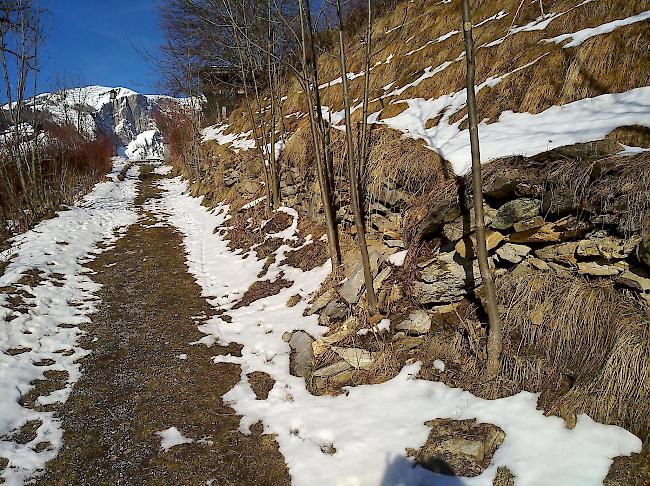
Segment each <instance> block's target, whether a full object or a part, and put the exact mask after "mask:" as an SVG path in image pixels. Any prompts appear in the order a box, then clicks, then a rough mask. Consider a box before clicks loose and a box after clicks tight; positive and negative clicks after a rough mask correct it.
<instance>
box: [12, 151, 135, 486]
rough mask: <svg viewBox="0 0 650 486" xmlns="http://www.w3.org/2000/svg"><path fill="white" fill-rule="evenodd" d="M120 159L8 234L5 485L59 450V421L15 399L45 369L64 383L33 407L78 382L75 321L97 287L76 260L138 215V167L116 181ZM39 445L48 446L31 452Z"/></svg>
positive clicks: (92, 253)
mask: <svg viewBox="0 0 650 486" xmlns="http://www.w3.org/2000/svg"><path fill="white" fill-rule="evenodd" d="M125 163H126V161H125V160H124V159H118V158H116V159H114V169H113V171H112V173H111V174H110V175H109V178H110V180H109V181H106V182H100V183H99V184H97V185H96V186H95V188H94V189H93V190H92V192H91V193H90V194H88V195H87V196H86V197H84V198H83V200H82V201H81V202H80V203H78V204H77V205H75V206H74V207H71V208H69V209H67V210H65V211H60V212H59V213H58V215H57V216H56V217H55V218H53V219H50V220H46V221H43V222H42V223H40V224H38V225H37V226H36V227H35V228H34V229H32V230H31V231H28V232H26V233H23V234H21V235H19V236H17V237H15V238H14V239H13V240H12V241H11V247H10V248H9V249H8V250H7V252H5V254H2V255H0V260H1V261H10V263H9V265H8V266H7V268H6V270H5V272H4V274H3V275H2V276H0V288H7V287H10V286H13V287H14V288H15V289H16V291H11V292H9V291H2V292H0V457H4V458H7V459H8V460H9V465H8V467H7V468H6V469H5V471H4V472H3V473H2V475H1V476H0V477H1V478H2V479H4V481H5V484H7V485H8V486H14V485H21V484H24V483H25V481H26V480H27V479H28V478H29V477H30V476H32V475H33V474H34V473H35V472H37V471H38V470H39V469H41V468H43V467H44V465H45V463H46V462H47V461H49V460H51V459H52V458H54V457H55V456H56V454H57V453H58V451H59V449H60V448H61V444H62V436H63V431H62V429H61V426H60V420H59V418H58V417H57V416H56V415H55V414H54V413H53V412H38V411H35V410H33V409H30V408H26V407H23V406H22V405H21V403H22V402H21V401H22V399H23V397H24V396H25V395H26V394H27V393H28V392H29V391H30V390H31V389H32V388H33V387H34V385H33V384H32V383H33V382H34V380H42V379H44V373H45V372H47V371H64V372H67V373H68V378H67V382H66V384H65V387H64V388H62V389H59V390H56V391H53V392H52V393H50V394H49V395H46V396H41V397H39V398H38V399H37V404H39V405H50V404H55V403H58V402H64V401H66V400H67V398H68V396H69V394H70V392H71V390H72V386H73V385H74V383H75V382H76V381H77V380H78V379H79V375H80V365H79V363H78V360H79V359H80V358H81V357H83V356H85V355H86V354H87V353H88V352H87V351H85V350H84V349H82V348H81V347H80V346H79V344H78V339H79V337H80V336H82V335H83V331H81V330H80V328H79V327H78V326H79V325H81V324H85V323H88V322H90V318H89V315H90V314H91V313H93V312H94V311H95V309H96V306H97V299H96V297H95V293H96V291H97V290H98V288H99V286H98V284H96V283H94V282H93V281H92V278H91V272H90V271H89V270H88V269H87V268H86V267H84V264H85V263H87V262H89V261H92V260H93V259H94V258H95V257H96V256H97V255H98V254H99V253H101V252H103V251H105V250H106V249H107V248H109V247H111V245H112V244H113V243H114V242H115V241H116V240H117V239H118V238H119V237H120V236H121V235H123V234H124V232H125V231H126V229H127V228H128V226H130V225H131V224H133V223H135V222H136V221H137V218H138V216H137V214H136V212H135V210H134V208H133V201H134V199H135V197H136V194H137V181H138V167H133V168H131V169H129V171H128V173H127V176H126V178H125V180H124V181H119V179H118V177H117V175H118V174H119V173H120V171H121V170H122V169H123V167H124V164H125ZM100 244H101V246H102V248H101V249H100V248H99V245H100ZM34 272H36V273H38V274H39V279H38V282H37V283H36V284H32V283H31V282H29V281H28V282H21V280H22V279H24V278H25V276H26V275H28V274H31V273H34ZM17 294H20V295H23V297H22V300H23V302H24V304H25V305H26V308H22V309H20V310H15V306H14V305H11V304H10V300H11V298H12V297H15V296H16V295H17ZM12 308H13V309H12ZM10 351H13V352H10ZM30 420H40V421H41V422H42V424H41V425H40V426H39V427H38V430H37V434H36V437H35V438H34V439H33V440H31V441H29V442H28V443H26V444H20V443H19V442H17V441H14V440H13V439H12V438H11V435H12V434H13V433H14V432H15V431H17V430H18V429H20V427H21V426H22V425H24V424H26V423H27V422H28V421H30ZM41 442H49V443H50V446H49V447H47V448H45V449H44V450H42V451H40V452H37V450H35V448H36V445H37V444H39V443H41Z"/></svg>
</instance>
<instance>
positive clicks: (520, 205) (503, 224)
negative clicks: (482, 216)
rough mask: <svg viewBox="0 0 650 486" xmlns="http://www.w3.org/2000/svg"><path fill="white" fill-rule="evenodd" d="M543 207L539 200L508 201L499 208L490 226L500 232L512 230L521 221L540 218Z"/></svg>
mask: <svg viewBox="0 0 650 486" xmlns="http://www.w3.org/2000/svg"><path fill="white" fill-rule="evenodd" d="M541 207H542V204H541V202H540V201H538V200H537V199H525V198H522V199H515V200H514V201H508V202H507V203H505V204H504V205H503V206H501V207H500V208H499V210H498V211H497V214H496V216H495V217H494V219H493V220H492V223H491V224H490V226H492V227H493V228H496V229H499V230H505V229H508V228H512V226H513V225H514V224H515V223H517V222H519V221H523V220H527V219H531V218H534V217H535V216H538V215H539V212H540V209H541Z"/></svg>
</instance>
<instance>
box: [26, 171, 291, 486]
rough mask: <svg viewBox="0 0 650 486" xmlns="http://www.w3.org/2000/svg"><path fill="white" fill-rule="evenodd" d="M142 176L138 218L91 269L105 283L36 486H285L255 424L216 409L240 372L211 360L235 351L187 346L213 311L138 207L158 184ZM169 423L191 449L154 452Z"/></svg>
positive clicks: (172, 243) (174, 249) (271, 447)
mask: <svg viewBox="0 0 650 486" xmlns="http://www.w3.org/2000/svg"><path fill="white" fill-rule="evenodd" d="M144 169H145V170H143V171H142V173H143V175H142V176H141V177H142V183H141V188H140V195H139V196H138V198H137V200H136V206H137V207H138V210H139V211H140V213H141V220H140V221H139V223H138V224H135V225H133V226H131V228H130V229H129V231H128V233H127V234H126V236H124V237H123V238H121V239H120V240H119V241H118V242H117V244H116V247H115V248H114V249H112V250H110V251H108V252H106V253H104V254H102V255H100V256H99V257H98V258H97V259H96V260H95V261H94V262H93V263H92V264H90V265H89V266H90V267H91V268H92V269H93V270H94V271H96V272H97V274H96V275H94V276H93V280H94V281H96V282H99V283H101V284H102V285H103V287H102V289H101V290H100V291H99V293H98V294H99V297H100V298H101V300H102V302H101V304H100V305H99V311H98V313H97V314H95V315H94V316H93V319H92V320H93V322H92V324H90V325H88V326H87V328H86V330H87V332H88V338H87V339H86V340H85V341H84V345H85V347H87V348H89V349H92V351H93V352H92V353H91V354H90V355H89V356H87V357H86V358H84V359H83V361H82V367H83V374H82V377H81V379H80V380H79V382H78V383H77V385H76V386H75V389H74V391H73V393H72V395H71V396H70V399H69V400H68V402H67V403H66V404H65V406H64V407H63V408H62V410H61V412H60V413H61V416H62V421H63V428H64V430H65V432H64V443H63V448H62V449H61V451H60V453H59V455H58V457H57V458H56V459H55V460H53V461H51V462H50V463H49V464H48V467H47V469H46V471H45V473H44V474H43V475H42V476H41V477H40V478H39V479H38V481H37V484H39V485H63V484H65V485H69V484H75V485H93V486H94V485H103V484H120V485H137V484H151V485H154V484H155V485H164V484H170V485H171V484H174V485H176V484H179V485H180V484H214V485H228V484H242V485H243V484H256V485H265V484H268V485H281V484H289V482H290V480H289V476H288V472H287V468H286V465H285V464H284V461H283V459H282V456H281V454H280V453H279V451H278V446H277V443H276V442H275V440H274V439H273V437H271V436H265V435H261V425H260V424H258V425H257V426H255V427H253V434H252V435H251V436H245V435H243V434H241V433H240V432H238V430H237V428H238V426H239V417H238V416H237V415H236V414H235V413H234V411H233V410H232V409H231V408H230V407H227V406H225V405H224V404H223V402H222V401H221V396H222V395H223V394H224V393H226V392H227V391H228V390H229V389H230V388H231V387H232V386H233V385H235V384H236V383H237V382H238V381H239V378H240V372H241V371H240V368H239V367H238V366H236V365H232V364H217V365H215V364H213V363H212V360H211V357H212V356H214V355H215V354H217V353H218V352H219V351H221V352H223V353H227V352H230V353H233V354H234V353H237V352H238V350H237V349H230V348H229V349H227V350H226V349H225V348H221V349H218V347H217V346H213V347H212V348H207V347H205V346H203V345H190V344H189V343H190V342H194V341H198V340H199V339H200V338H202V337H203V334H202V333H201V332H199V331H198V329H197V323H198V321H199V320H203V319H205V317H206V316H210V315H211V313H213V310H212V308H211V306H210V305H209V304H208V303H207V302H206V300H205V299H203V298H202V297H201V289H200V288H199V286H198V285H197V284H196V283H195V281H194V279H193V278H192V276H191V275H190V274H189V273H188V272H187V267H186V264H185V256H184V251H183V247H182V238H181V235H180V234H179V233H178V232H177V231H175V230H174V229H172V228H170V227H168V226H166V225H160V224H156V222H157V221H156V219H155V217H154V216H153V215H152V214H150V213H148V212H146V211H145V210H144V209H143V205H144V204H145V201H146V200H147V199H149V198H156V197H159V190H158V189H157V187H156V186H155V180H156V179H157V178H158V177H159V176H157V175H155V174H153V173H151V172H150V171H149V170H146V168H144ZM197 316H201V317H200V318H198V317H197ZM215 348H217V349H215ZM181 354H186V355H187V359H180V358H178V356H179V355H181ZM169 427H176V428H178V430H180V431H181V433H182V434H183V435H184V436H186V437H189V438H191V439H193V440H194V442H192V443H190V444H183V445H179V446H176V447H173V448H171V449H169V450H168V451H167V452H163V450H162V449H160V437H159V436H158V435H156V432H158V431H161V430H164V429H167V428H169Z"/></svg>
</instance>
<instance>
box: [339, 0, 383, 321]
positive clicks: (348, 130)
mask: <svg viewBox="0 0 650 486" xmlns="http://www.w3.org/2000/svg"><path fill="white" fill-rule="evenodd" d="M336 14H337V16H338V20H339V54H340V63H341V79H342V80H343V104H344V108H345V138H346V142H347V156H348V176H349V178H350V200H351V204H352V211H353V213H354V223H355V226H356V229H357V243H358V245H359V250H360V251H361V262H362V264H363V275H364V279H365V283H366V297H367V299H368V306H369V308H370V312H371V314H372V315H376V314H378V312H379V307H378V305H377V296H376V295H375V288H374V286H373V278H372V270H371V268H370V258H369V256H368V245H367V243H366V229H365V225H364V221H363V215H362V213H361V206H360V203H359V183H358V180H357V170H356V167H355V161H354V144H353V142H352V121H351V117H350V96H349V93H348V74H347V62H346V60H345V42H344V38H343V16H342V13H341V0H336Z"/></svg>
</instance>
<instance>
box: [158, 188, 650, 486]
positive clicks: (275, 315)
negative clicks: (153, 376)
mask: <svg viewBox="0 0 650 486" xmlns="http://www.w3.org/2000/svg"><path fill="white" fill-rule="evenodd" d="M160 185H161V187H162V188H163V189H164V193H163V196H162V198H161V199H160V200H158V201H155V202H154V203H153V204H154V206H153V207H152V209H154V210H155V212H156V213H157V214H158V215H159V217H161V218H163V219H164V220H165V221H167V222H168V223H171V224H173V225H174V226H176V227H177V228H179V229H180V230H181V232H182V233H183V235H184V245H185V248H186V251H187V255H188V257H187V258H188V266H189V271H190V272H191V273H192V274H193V275H194V276H195V278H196V279H197V282H198V283H199V284H200V285H201V287H202V288H203V293H204V295H205V296H206V297H208V298H210V299H211V302H212V303H213V305H215V306H220V307H221V308H222V309H225V310H227V311H228V315H229V316H230V317H231V318H232V322H225V321H223V320H221V318H220V317H219V316H215V317H213V318H211V319H210V320H209V321H208V322H207V323H205V324H203V325H202V326H200V327H199V329H200V330H201V331H202V332H204V333H206V334H208V335H207V336H206V338H204V339H203V340H202V341H203V342H205V343H207V344H211V343H214V342H219V343H220V344H222V345H227V344H229V343H232V342H237V343H240V344H242V345H243V349H242V351H241V354H242V356H241V357H236V356H231V355H227V356H216V357H215V358H214V361H215V362H217V363H219V362H229V363H236V364H238V365H240V366H241V368H242V373H241V381H240V382H239V383H238V384H237V385H235V387H234V388H233V389H232V390H230V391H229V392H228V393H226V395H224V400H225V401H226V402H227V403H228V404H230V405H231V406H232V407H233V408H234V409H235V411H236V412H237V413H238V414H241V415H242V420H241V425H240V429H241V430H242V432H245V433H246V432H249V428H250V426H251V425H253V424H254V423H256V422H257V421H260V420H261V421H262V423H263V424H264V430H265V432H266V433H272V434H276V436H277V440H278V443H279V446H280V451H281V452H282V454H283V455H284V457H285V460H286V462H287V465H288V466H289V471H290V473H291V476H292V481H293V484H296V485H307V486H311V485H313V484H322V485H380V484H383V485H391V486H392V485H414V484H418V485H434V484H435V485H436V486H439V485H445V484H450V485H451V484H453V485H456V486H457V485H460V484H467V485H481V486H491V485H492V479H493V478H494V475H495V473H496V470H497V468H498V466H501V465H506V466H508V468H509V469H510V470H511V471H512V472H513V473H514V474H515V475H516V476H517V481H518V483H519V484H525V485H527V486H530V485H540V486H541V485H547V484H553V485H558V486H560V485H567V486H569V485H570V486H574V485H577V484H579V485H581V486H588V485H599V484H602V481H603V479H604V478H605V476H606V474H607V471H608V468H609V466H610V464H611V461H612V458H613V457H615V456H618V455H627V454H630V453H632V452H638V451H640V450H641V441H640V440H639V439H638V438H637V437H635V436H634V435H632V434H631V433H629V432H627V431H625V430H623V429H621V428H619V427H615V426H605V425H602V424H598V423H595V422H594V421H592V420H591V419H590V418H589V417H587V416H586V415H582V416H580V417H579V418H578V422H577V425H576V427H575V428H574V429H572V430H569V429H567V428H566V427H565V423H564V421H563V420H562V419H560V418H558V417H545V416H544V415H543V413H542V412H541V411H539V410H537V408H536V405H537V398H538V397H537V395H535V394H531V393H526V392H522V393H519V394H517V395H515V396H512V397H509V398H503V399H500V400H483V399H480V398H477V397H475V396H474V395H472V394H470V393H468V392H465V391H463V390H460V389H454V388H449V387H447V386H446V385H444V384H443V383H434V382H430V381H425V380H419V379H417V378H416V376H417V373H418V371H419V367H420V365H419V364H418V363H415V364H413V365H410V366H407V367H405V368H404V369H403V370H402V371H401V373H400V374H399V375H398V376H397V377H395V378H394V379H392V380H390V381H388V382H386V383H383V384H380V385H366V386H358V387H351V388H348V389H347V392H346V394H344V395H340V396H336V397H329V396H320V397H317V396H313V395H311V394H310V393H309V392H308V391H307V390H306V388H305V383H304V380H303V379H302V378H297V377H294V376H292V375H290V374H289V353H290V350H289V346H288V344H287V343H286V342H285V341H284V340H283V339H282V336H283V334H284V333H285V332H286V331H292V330H298V329H303V330H305V331H307V332H308V333H311V334H312V335H313V336H316V337H317V336H320V335H322V334H323V333H324V332H325V331H326V330H327V328H325V327H322V326H320V325H319V324H318V319H317V317H316V316H310V317H303V311H304V310H305V308H306V306H307V303H306V300H307V299H303V300H302V301H300V302H299V303H298V304H297V305H296V306H294V307H291V308H289V307H287V306H286V302H287V299H288V298H289V297H290V296H292V295H295V294H299V295H301V296H303V297H307V296H309V295H310V294H311V293H312V292H314V291H315V290H316V289H317V288H318V287H319V285H320V284H321V282H322V281H323V280H324V279H325V278H326V277H327V275H328V273H329V271H330V267H329V262H328V263H327V264H325V265H324V266H323V267H321V268H315V269H313V270H311V271H308V272H303V271H302V270H299V269H295V268H292V267H289V266H286V265H283V264H282V260H283V258H284V252H285V251H286V249H287V247H286V246H282V247H280V248H279V249H278V251H277V252H276V262H275V263H273V264H272V265H271V266H270V267H269V271H268V276H267V277H265V278H270V279H274V278H276V277H277V275H278V274H279V272H280V271H282V272H283V273H284V278H286V279H288V280H291V281H293V282H294V283H293V285H292V286H291V287H290V288H286V289H283V290H282V291H281V292H280V293H279V294H277V295H274V296H271V297H267V298H264V299H261V300H258V301H255V302H253V303H251V304H250V305H248V306H246V307H242V308H239V309H236V310H233V309H232V307H233V305H234V303H235V302H237V300H238V298H239V297H240V296H241V295H242V293H243V292H244V291H245V289H246V288H247V286H248V285H250V284H251V283H253V282H254V281H256V280H257V277H256V275H257V273H258V272H259V270H260V268H261V267H262V265H263V262H261V261H257V260H256V258H255V257H254V255H253V254H251V255H249V256H248V257H247V258H244V256H243V255H241V254H240V253H239V252H230V251H229V250H228V248H227V246H226V243H227V242H226V241H225V240H224V232H223V231H219V228H220V227H224V225H225V224H226V222H227V220H228V216H227V209H228V208H227V207H226V206H223V207H220V208H218V209H217V210H212V211H211V210H208V209H206V208H205V207H203V206H201V205H200V201H201V200H200V198H192V197H189V196H187V195H186V194H185V191H186V189H187V186H186V184H185V183H183V182H182V181H181V180H180V179H179V178H176V179H168V180H165V181H162V182H161V183H160ZM215 230H216V232H215ZM306 244H309V243H308V242H307V243H306ZM253 371H262V372H266V373H268V374H269V375H271V376H272V377H273V379H274V380H275V385H274V387H273V389H272V390H271V392H270V393H269V396H268V398H267V399H265V400H258V399H256V396H255V394H254V392H253V390H252V389H251V386H250V384H249V383H248V379H247V374H248V373H251V372H253ZM216 379H218V372H217V371H216V370H215V380H216ZM443 417H444V418H452V419H456V420H461V419H471V418H476V419H477V420H479V421H482V422H488V423H493V424H496V425H498V426H499V427H501V428H502V429H503V430H504V431H505V432H506V434H507V437H506V440H505V441H504V443H503V444H502V445H501V447H500V448H499V449H498V450H497V452H496V454H495V456H494V458H493V460H492V464H491V465H490V466H489V467H488V469H487V470H486V471H484V472H483V473H482V474H481V475H480V476H477V477H474V478H456V477H454V478H451V477H448V476H441V475H438V474H434V473H432V472H430V471H428V470H425V469H422V468H420V467H413V462H412V461H411V459H409V458H407V457H406V456H405V448H407V447H413V448H417V447H420V446H421V445H423V444H424V442H425V441H426V438H427V436H428V433H429V429H428V428H427V427H426V426H425V425H424V423H425V421H427V420H430V419H434V418H443ZM333 450H335V452H334V453H331V451H333Z"/></svg>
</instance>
